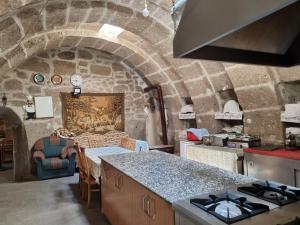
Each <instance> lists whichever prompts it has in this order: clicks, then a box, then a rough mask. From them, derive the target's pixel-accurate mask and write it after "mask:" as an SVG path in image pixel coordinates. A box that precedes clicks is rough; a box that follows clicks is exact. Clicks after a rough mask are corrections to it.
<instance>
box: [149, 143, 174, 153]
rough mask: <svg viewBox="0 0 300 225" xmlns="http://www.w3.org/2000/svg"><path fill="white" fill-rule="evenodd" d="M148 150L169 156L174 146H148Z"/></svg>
mask: <svg viewBox="0 0 300 225" xmlns="http://www.w3.org/2000/svg"><path fill="white" fill-rule="evenodd" d="M149 150H150V151H151V150H158V151H162V152H166V153H170V154H174V145H154V146H150V148H149Z"/></svg>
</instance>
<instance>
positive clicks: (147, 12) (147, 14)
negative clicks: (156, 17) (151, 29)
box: [143, 0, 150, 17]
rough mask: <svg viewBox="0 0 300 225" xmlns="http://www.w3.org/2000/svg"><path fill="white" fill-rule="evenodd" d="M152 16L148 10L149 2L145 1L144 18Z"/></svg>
mask: <svg viewBox="0 0 300 225" xmlns="http://www.w3.org/2000/svg"><path fill="white" fill-rule="evenodd" d="M149 15H150V12H149V10H148V5H147V0H145V8H144V10H143V16H144V17H148V16H149Z"/></svg>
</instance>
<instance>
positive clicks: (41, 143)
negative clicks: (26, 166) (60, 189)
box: [33, 136, 76, 180]
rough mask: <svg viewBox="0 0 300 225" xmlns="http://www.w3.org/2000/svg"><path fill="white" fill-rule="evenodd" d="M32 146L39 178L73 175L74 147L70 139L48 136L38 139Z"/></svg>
mask: <svg viewBox="0 0 300 225" xmlns="http://www.w3.org/2000/svg"><path fill="white" fill-rule="evenodd" d="M33 148H34V149H33V150H34V153H33V159H34V161H35V163H36V167H37V176H38V177H39V178H40V179H42V180H43V179H49V178H57V177H65V176H73V175H74V172H75V164H76V163H75V162H76V160H75V158H76V149H75V148H74V143H73V141H72V140H68V139H63V138H59V137H57V136H49V137H45V138H41V139H39V140H38V141H37V142H36V143H35V144H34V147H33Z"/></svg>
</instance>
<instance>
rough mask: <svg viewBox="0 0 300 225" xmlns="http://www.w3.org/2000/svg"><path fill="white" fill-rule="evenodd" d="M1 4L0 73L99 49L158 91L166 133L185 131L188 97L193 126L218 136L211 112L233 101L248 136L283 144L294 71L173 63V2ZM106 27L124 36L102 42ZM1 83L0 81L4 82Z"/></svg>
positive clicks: (13, 0) (29, 0)
mask: <svg viewBox="0 0 300 225" xmlns="http://www.w3.org/2000/svg"><path fill="white" fill-rule="evenodd" d="M148 6H149V10H150V12H151V14H150V17H148V18H144V17H143V16H142V15H141V11H142V10H143V8H144V0H111V1H97V0H85V1H84V0H48V1H46V0H43V1H42V0H4V1H1V3H0V15H1V17H0V49H1V51H0V72H1V75H3V74H5V72H7V71H8V70H10V69H14V68H15V67H16V66H18V65H19V64H21V63H22V62H24V61H25V60H26V59H27V58H28V57H30V56H33V55H35V54H37V53H40V52H42V51H46V50H48V49H52V48H57V47H60V46H74V47H76V46H80V47H88V48H95V49H100V50H103V51H107V52H110V53H112V54H114V55H117V56H119V57H120V58H121V59H122V60H123V61H124V62H125V63H126V64H127V65H129V66H131V67H132V68H133V69H135V70H136V71H137V72H138V73H139V74H140V75H141V76H142V77H143V78H144V79H145V80H146V81H147V82H148V83H153V84H154V83H160V84H161V85H162V87H163V89H164V96H165V101H166V105H167V107H168V109H169V111H170V113H171V115H172V116H171V118H170V122H171V123H170V124H171V125H170V132H171V131H172V132H174V131H178V130H180V129H182V128H184V124H183V123H182V122H181V121H179V120H178V118H177V113H178V111H179V110H180V108H181V106H182V98H181V97H188V96H190V97H192V99H193V101H194V104H195V111H196V113H197V118H198V121H197V122H198V125H199V126H201V127H208V128H209V129H210V130H211V131H217V130H219V128H220V127H222V123H220V122H218V121H215V120H214V117H213V114H214V112H217V111H220V110H222V106H223V104H224V102H225V101H226V100H228V99H230V98H232V97H234V98H236V99H237V100H238V101H239V103H240V105H241V107H242V108H243V110H244V112H245V119H244V120H245V121H244V122H245V131H246V132H249V133H253V134H257V133H259V134H261V135H262V136H263V138H264V139H265V140H266V141H276V140H280V139H281V137H282V132H281V123H280V122H279V119H278V117H279V113H280V110H281V107H282V104H283V103H284V101H283V99H284V96H283V95H284V92H283V91H282V89H280V88H279V86H280V84H281V83H282V82H286V81H295V80H300V70H299V69H298V67H296V68H292V69H279V68H270V67H263V66H261V67H258V66H246V65H236V64H229V63H220V62H209V61H194V60H183V59H173V57H172V39H173V23H172V20H171V17H170V14H169V11H170V9H169V8H170V6H171V1H167V0H152V1H149V2H148ZM103 24H110V25H114V26H117V27H121V28H123V29H124V30H125V31H124V32H123V33H122V34H121V35H120V36H119V37H117V38H107V37H103V36H101V35H99V32H98V31H99V29H100V28H101V26H102V25H103ZM1 75H0V76H1Z"/></svg>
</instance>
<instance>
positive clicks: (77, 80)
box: [71, 74, 82, 87]
mask: <svg viewBox="0 0 300 225" xmlns="http://www.w3.org/2000/svg"><path fill="white" fill-rule="evenodd" d="M71 84H72V85H73V86H74V87H80V86H81V84H82V77H81V76H80V75H79V74H74V75H72V76H71Z"/></svg>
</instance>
